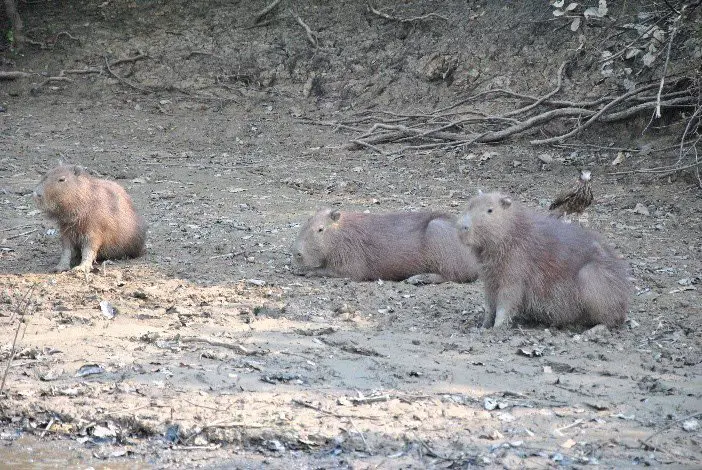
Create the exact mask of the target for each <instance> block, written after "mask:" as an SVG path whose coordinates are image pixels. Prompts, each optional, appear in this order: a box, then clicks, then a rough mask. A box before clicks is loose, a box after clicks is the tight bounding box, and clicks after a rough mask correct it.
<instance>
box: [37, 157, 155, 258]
mask: <svg viewBox="0 0 702 470" xmlns="http://www.w3.org/2000/svg"><path fill="white" fill-rule="evenodd" d="M33 197H34V200H35V202H36V204H37V207H39V209H41V210H42V211H43V212H44V213H45V214H46V215H47V216H48V217H49V218H51V219H53V220H55V221H56V222H57V223H58V226H59V230H60V233H61V244H62V245H63V251H62V252H61V259H60V260H59V262H58V264H57V265H56V267H55V268H54V271H66V270H68V269H70V268H71V266H72V265H74V264H76V263H77V262H78V261H80V264H78V266H76V269H82V270H84V271H89V270H90V269H91V267H92V265H93V262H94V261H95V260H103V259H120V258H134V257H137V256H140V255H141V254H142V253H143V251H144V242H145V240H146V227H147V224H146V221H145V220H144V218H143V217H141V216H140V215H139V214H138V213H137V212H136V210H135V209H134V205H133V204H132V199H131V198H130V197H129V195H128V194H127V192H126V191H125V190H124V188H122V186H120V185H119V184H117V183H115V182H112V181H108V180H104V179H97V178H94V177H92V176H91V175H90V174H88V172H87V170H85V169H84V168H82V167H79V166H75V165H60V166H58V167H56V168H54V169H53V170H50V171H49V172H48V173H46V174H45V175H44V177H43V178H42V180H41V182H40V183H39V185H38V186H37V187H36V189H35V190H34V193H33Z"/></svg>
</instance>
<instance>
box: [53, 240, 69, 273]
mask: <svg viewBox="0 0 702 470" xmlns="http://www.w3.org/2000/svg"><path fill="white" fill-rule="evenodd" d="M61 244H62V245H63V250H62V251H61V259H60V260H59V262H58V264H57V265H56V266H55V267H54V269H53V270H54V272H57V273H60V272H62V271H68V270H69V269H71V260H72V259H73V244H72V243H71V242H70V241H68V240H63V239H62V240H61Z"/></svg>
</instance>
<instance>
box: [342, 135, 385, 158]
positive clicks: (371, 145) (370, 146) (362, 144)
mask: <svg viewBox="0 0 702 470" xmlns="http://www.w3.org/2000/svg"><path fill="white" fill-rule="evenodd" d="M349 142H351V143H352V144H356V145H360V146H361V147H366V148H369V149H371V150H373V151H374V152H377V153H379V154H381V155H387V152H385V151H384V150H383V149H381V148H378V147H376V146H375V145H373V144H369V143H368V142H365V141H363V140H361V139H355V140H351V141H349Z"/></svg>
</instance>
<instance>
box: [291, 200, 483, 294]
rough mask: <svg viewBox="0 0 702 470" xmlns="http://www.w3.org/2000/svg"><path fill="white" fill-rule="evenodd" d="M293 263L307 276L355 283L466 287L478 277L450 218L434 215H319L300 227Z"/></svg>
mask: <svg viewBox="0 0 702 470" xmlns="http://www.w3.org/2000/svg"><path fill="white" fill-rule="evenodd" d="M292 253H293V261H294V262H295V265H296V266H297V267H298V268H299V270H300V271H302V272H303V273H304V274H306V275H308V276H310V275H314V276H332V277H348V278H351V279H353V280H356V281H369V280H378V279H383V280H390V281H399V280H403V279H408V278H411V277H414V276H424V279H423V280H424V282H443V281H455V282H471V281H474V280H476V279H477V277H478V264H477V260H476V258H475V255H474V254H473V253H472V251H471V250H470V249H469V248H467V247H465V246H464V245H462V244H461V242H460V240H459V238H458V231H457V230H456V226H455V218H454V217H452V216H450V215H448V214H443V213H440V212H397V213H388V214H364V213H360V212H345V211H338V210H332V209H329V208H325V209H321V210H319V211H318V212H317V213H316V214H315V215H314V216H312V217H311V218H310V219H309V220H308V221H307V222H306V223H305V224H304V225H303V227H302V229H301V231H300V234H299V236H298V237H297V239H296V240H295V243H294V244H293V247H292Z"/></svg>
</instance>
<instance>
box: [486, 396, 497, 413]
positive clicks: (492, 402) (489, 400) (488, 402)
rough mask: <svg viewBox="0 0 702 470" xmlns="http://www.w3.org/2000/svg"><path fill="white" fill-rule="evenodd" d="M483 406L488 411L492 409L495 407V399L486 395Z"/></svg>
mask: <svg viewBox="0 0 702 470" xmlns="http://www.w3.org/2000/svg"><path fill="white" fill-rule="evenodd" d="M483 407H484V408H485V409H486V410H488V411H492V410H494V409H495V408H497V400H493V399H492V398H490V397H486V398H485V400H484V401H483Z"/></svg>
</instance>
